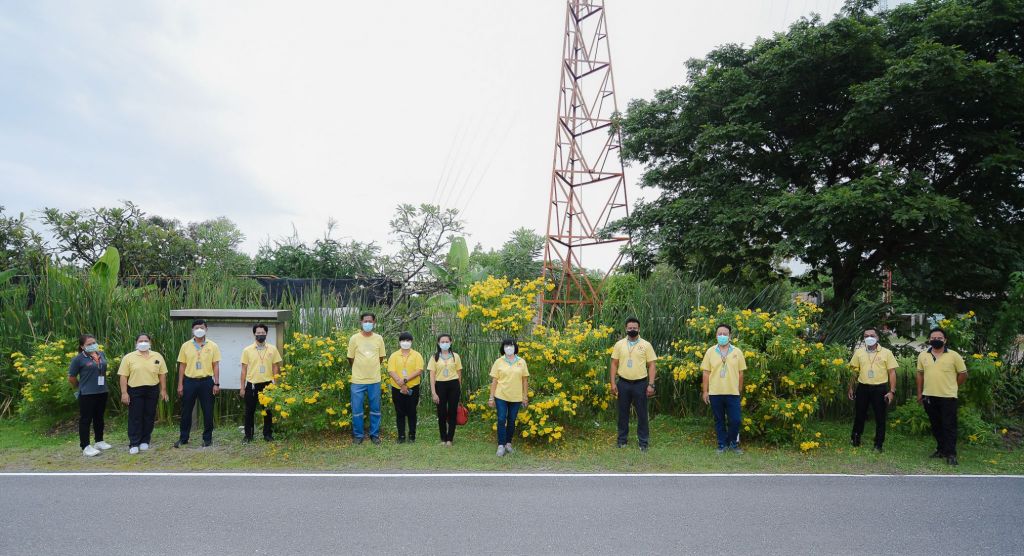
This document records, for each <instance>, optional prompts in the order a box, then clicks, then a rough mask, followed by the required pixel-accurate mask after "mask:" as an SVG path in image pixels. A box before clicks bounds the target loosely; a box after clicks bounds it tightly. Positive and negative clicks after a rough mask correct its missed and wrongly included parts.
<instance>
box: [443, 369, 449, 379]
mask: <svg viewBox="0 0 1024 556" xmlns="http://www.w3.org/2000/svg"><path fill="white" fill-rule="evenodd" d="M444 376H445V378H447V377H448V369H445V370H444Z"/></svg>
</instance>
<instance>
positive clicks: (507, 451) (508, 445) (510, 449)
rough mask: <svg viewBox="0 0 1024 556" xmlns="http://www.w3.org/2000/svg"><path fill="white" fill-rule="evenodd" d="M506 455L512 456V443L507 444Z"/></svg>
mask: <svg viewBox="0 0 1024 556" xmlns="http://www.w3.org/2000/svg"><path fill="white" fill-rule="evenodd" d="M505 453H506V454H511V453H512V443H511V442H509V443H508V444H505Z"/></svg>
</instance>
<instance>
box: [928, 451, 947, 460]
mask: <svg viewBox="0 0 1024 556" xmlns="http://www.w3.org/2000/svg"><path fill="white" fill-rule="evenodd" d="M928 457H929V458H932V459H941V458H944V457H946V455H945V454H943V453H942V452H940V451H938V450H935V451H934V452H932V455H930V456H928Z"/></svg>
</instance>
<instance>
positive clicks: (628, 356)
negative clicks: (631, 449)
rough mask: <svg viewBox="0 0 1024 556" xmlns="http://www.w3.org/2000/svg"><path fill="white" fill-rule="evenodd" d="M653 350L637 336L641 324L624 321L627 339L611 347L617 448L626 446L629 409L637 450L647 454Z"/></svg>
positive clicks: (653, 370)
mask: <svg viewBox="0 0 1024 556" xmlns="http://www.w3.org/2000/svg"><path fill="white" fill-rule="evenodd" d="M657 359H658V356H657V355H656V354H655V353H654V347H653V346H651V343H650V342H648V341H647V340H645V339H643V338H641V337H640V321H639V320H637V319H636V318H634V317H630V318H628V319H626V337H625V338H622V339H621V340H619V341H618V342H616V343H615V347H613V348H612V362H611V391H612V394H613V395H615V396H616V397H617V398H618V404H617V405H618V408H617V409H618V413H619V418H618V439H617V441H616V446H618V447H619V448H625V447H626V439H627V438H628V437H629V409H630V407H632V408H633V409H634V410H636V436H637V441H638V442H639V444H640V451H641V452H646V451H647V446H648V443H649V441H650V425H649V421H648V419H647V398H650V397H651V396H653V395H654V378H655V369H654V362H655V361H656V360H657Z"/></svg>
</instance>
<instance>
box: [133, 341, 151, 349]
mask: <svg viewBox="0 0 1024 556" xmlns="http://www.w3.org/2000/svg"><path fill="white" fill-rule="evenodd" d="M135 349H137V350H139V351H149V342H139V343H137V344H135Z"/></svg>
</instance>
